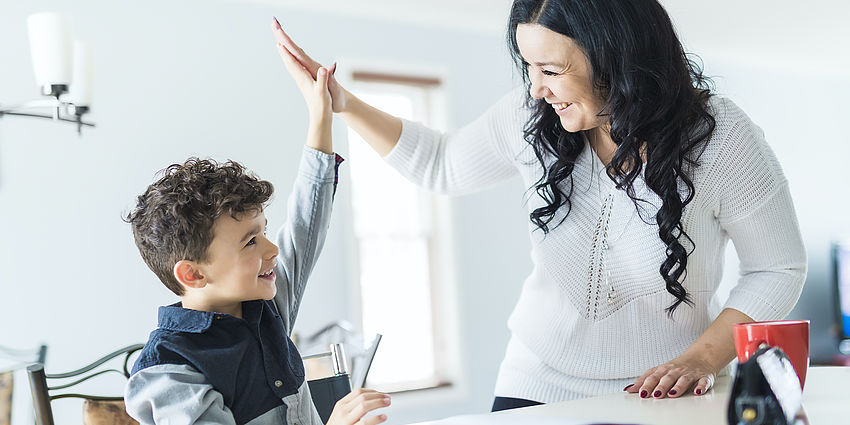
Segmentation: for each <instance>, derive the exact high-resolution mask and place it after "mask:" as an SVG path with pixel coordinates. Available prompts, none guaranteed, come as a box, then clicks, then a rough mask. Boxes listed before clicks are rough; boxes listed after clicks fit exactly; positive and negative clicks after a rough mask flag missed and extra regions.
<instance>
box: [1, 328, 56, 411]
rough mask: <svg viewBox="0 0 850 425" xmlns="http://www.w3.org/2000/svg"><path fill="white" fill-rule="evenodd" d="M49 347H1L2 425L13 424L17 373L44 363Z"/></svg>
mask: <svg viewBox="0 0 850 425" xmlns="http://www.w3.org/2000/svg"><path fill="white" fill-rule="evenodd" d="M46 357H47V346H46V345H44V344H42V345H40V346H39V347H38V348H35V349H32V350H17V349H13V348H8V347H2V346H0V361H2V364H0V425H9V424H10V423H11V422H12V395H13V393H14V383H15V371H17V370H19V369H23V368H24V367H26V366H28V365H30V364H32V363H34V362H35V363H42V364H43V363H44V360H45V358H46Z"/></svg>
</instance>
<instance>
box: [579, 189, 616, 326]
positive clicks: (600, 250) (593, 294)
mask: <svg viewBox="0 0 850 425" xmlns="http://www.w3.org/2000/svg"><path fill="white" fill-rule="evenodd" d="M613 209H614V193H613V192H610V193H608V196H606V197H605V199H604V200H603V202H602V212H601V214H600V215H599V220H598V221H597V222H596V230H595V231H594V233H593V243H592V244H591V246H590V252H591V255H590V267H589V268H588V292H587V310H586V317H587V318H593V319H595V318H597V317H598V316H599V299H600V297H601V295H602V291H603V288H604V289H605V290H607V295H606V298H607V301H608V304H612V303H613V302H614V301H615V299H616V297H617V292H616V291H615V290H614V285H613V283H611V279H610V277H611V271H610V270H608V267H606V264H605V263H606V259H607V252H608V250H609V248H610V247H609V245H608V228H609V224H610V222H611V211H613Z"/></svg>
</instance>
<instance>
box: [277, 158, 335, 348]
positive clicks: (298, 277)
mask: <svg viewBox="0 0 850 425" xmlns="http://www.w3.org/2000/svg"><path fill="white" fill-rule="evenodd" d="M335 180H336V155H334V154H326V153H322V152H319V151H317V150H315V149H311V148H308V147H304V152H303V154H302V156H301V165H300V166H299V168H298V175H297V177H296V178H295V185H294V187H293V188H292V193H291V194H290V195H289V200H288V201H287V220H286V223H285V224H284V225H283V227H282V228H281V229H280V231H279V232H278V235H277V246H278V248H280V254H279V255H278V257H277V267H276V268H275V274H276V276H277V277H276V278H275V285H277V295H275V298H274V299H275V304H276V305H277V308H278V311H279V312H280V315H281V317H282V318H283V322H284V325H285V326H286V329H287V331H288V332H292V326H293V325H294V323H295V316H296V315H297V314H298V307H299V305H300V304H301V297H302V295H303V294H304V287H305V286H306V284H307V278H309V277H310V272H311V271H312V270H313V266H314V265H315V264H316V259H317V258H318V257H319V253H320V252H321V251H322V246H323V245H324V243H325V237H326V236H327V232H328V223H329V222H330V217H331V209H332V207H333V196H334V190H335Z"/></svg>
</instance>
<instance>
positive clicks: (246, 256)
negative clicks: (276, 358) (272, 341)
mask: <svg viewBox="0 0 850 425" xmlns="http://www.w3.org/2000/svg"><path fill="white" fill-rule="evenodd" d="M237 218H238V220H235V219H233V218H232V217H231V216H230V214H223V215H222V216H221V217H219V218H217V219H216V220H215V223H214V224H213V240H212V243H211V244H210V246H209V248H208V249H207V254H208V256H207V261H206V262H204V263H200V267H201V270H202V273H203V275H204V277H205V278H206V281H207V287H206V291H205V292H206V296H207V297H208V299H207V301H208V302H209V303H210V304H211V307H217V310H216V311H219V312H223V313H227V312H229V310H232V309H235V308H237V307H239V309H238V310H239V311H240V312H241V305H240V304H241V302H242V301H251V300H259V299H263V300H270V299H272V298H274V296H275V294H276V293H277V287H276V286H275V284H274V279H275V273H274V267H275V265H276V259H277V254H278V248H277V245H275V244H274V243H272V242H271V241H270V240H268V239H267V238H266V233H265V229H266V224H267V223H268V220H266V216H265V214H263V212H262V211H259V210H258V211H248V212H245V213H243V214H239V215H237Z"/></svg>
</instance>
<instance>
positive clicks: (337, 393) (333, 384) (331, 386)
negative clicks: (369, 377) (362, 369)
mask: <svg viewBox="0 0 850 425" xmlns="http://www.w3.org/2000/svg"><path fill="white" fill-rule="evenodd" d="M329 348H330V351H328V352H324V353H318V354H312V355H309V356H304V357H302V358H301V360H302V361H303V362H304V371H305V373H306V377H305V379H306V380H307V386H308V387H309V388H310V396H311V398H312V399H313V405H314V406H316V411H317V412H318V413H319V417H320V418H321V419H322V423H328V419H329V418H330V417H331V412H332V411H333V408H334V406H335V405H336V402H337V401H339V399H341V398H343V397H345V395H346V394H348V393H350V392H351V377H350V376H349V374H348V365H347V364H346V359H345V349H344V348H343V347H342V344H331V345H330V347H329Z"/></svg>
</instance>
